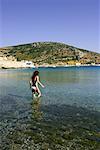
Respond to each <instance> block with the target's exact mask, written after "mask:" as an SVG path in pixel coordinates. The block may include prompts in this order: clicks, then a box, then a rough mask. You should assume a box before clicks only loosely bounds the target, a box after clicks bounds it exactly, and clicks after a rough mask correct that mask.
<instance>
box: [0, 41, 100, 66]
mask: <svg viewBox="0 0 100 150" xmlns="http://www.w3.org/2000/svg"><path fill="white" fill-rule="evenodd" d="M0 57H2V58H7V59H16V60H17V61H21V60H30V61H32V62H33V63H37V64H39V65H42V64H57V65H67V64H69V65H74V64H76V63H81V64H93V63H95V64H100V54H99V53H95V52H91V51H88V50H85V49H80V48H76V47H74V46H70V45H66V44H63V43H56V42H35V43H30V44H25V45H18V46H11V47H6V48H0Z"/></svg>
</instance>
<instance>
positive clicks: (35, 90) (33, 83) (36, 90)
mask: <svg viewBox="0 0 100 150" xmlns="http://www.w3.org/2000/svg"><path fill="white" fill-rule="evenodd" d="M36 82H37V78H36V80H34V81H32V87H35V88H36V89H33V88H32V92H33V93H35V92H37V93H38V89H37V87H36Z"/></svg>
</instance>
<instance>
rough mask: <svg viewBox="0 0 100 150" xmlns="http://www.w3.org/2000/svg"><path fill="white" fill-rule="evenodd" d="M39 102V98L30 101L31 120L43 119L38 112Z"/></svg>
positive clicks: (41, 114) (39, 111)
mask: <svg viewBox="0 0 100 150" xmlns="http://www.w3.org/2000/svg"><path fill="white" fill-rule="evenodd" d="M40 107H41V100H40V98H35V99H33V100H32V118H33V120H41V119H42V118H43V113H42V112H41V110H40Z"/></svg>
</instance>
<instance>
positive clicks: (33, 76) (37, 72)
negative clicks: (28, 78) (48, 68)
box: [32, 71, 39, 82]
mask: <svg viewBox="0 0 100 150" xmlns="http://www.w3.org/2000/svg"><path fill="white" fill-rule="evenodd" d="M38 74H39V71H34V72H33V75H32V82H34V79H35V77H36V76H37V75H38Z"/></svg>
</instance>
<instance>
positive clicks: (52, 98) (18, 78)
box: [0, 67, 100, 111]
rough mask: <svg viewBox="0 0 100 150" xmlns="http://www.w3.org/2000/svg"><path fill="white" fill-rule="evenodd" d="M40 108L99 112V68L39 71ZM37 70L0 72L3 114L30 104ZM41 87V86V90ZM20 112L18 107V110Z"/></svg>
mask: <svg viewBox="0 0 100 150" xmlns="http://www.w3.org/2000/svg"><path fill="white" fill-rule="evenodd" d="M38 70H39V71H40V80H41V82H42V83H43V84H44V85H45V88H44V89H41V91H42V98H41V105H51V104H56V105H62V104H66V105H75V106H78V107H85V108H88V109H93V110H96V111H100V67H69V68H64V67H62V68H61V67H58V68H39V69H38ZM33 71H34V69H15V70H12V69H9V70H0V103H1V106H0V107H1V111H4V110H6V111H7V109H8V110H9V111H10V110H12V109H14V107H15V108H16V107H17V106H19V107H20V108H21V106H22V107H23V104H27V103H30V101H31V100H32V98H31V90H30V88H29V80H30V78H31V75H32V72H33ZM40 88H41V87H40ZM16 109H17V108H16Z"/></svg>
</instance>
